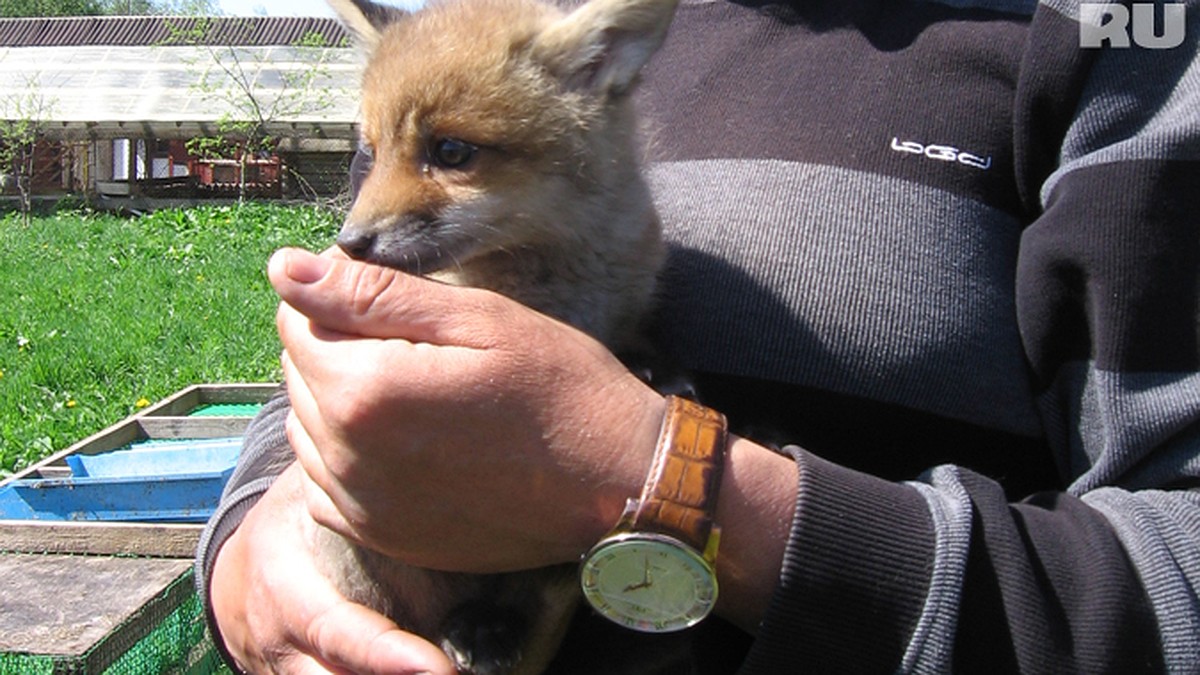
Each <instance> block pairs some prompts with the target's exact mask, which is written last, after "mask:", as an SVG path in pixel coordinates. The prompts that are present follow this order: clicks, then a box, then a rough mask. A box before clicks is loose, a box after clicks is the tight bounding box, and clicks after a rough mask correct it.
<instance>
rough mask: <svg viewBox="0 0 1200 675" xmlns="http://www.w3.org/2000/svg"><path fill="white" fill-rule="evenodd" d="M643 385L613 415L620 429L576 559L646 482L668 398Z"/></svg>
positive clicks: (620, 512) (615, 521)
mask: <svg viewBox="0 0 1200 675" xmlns="http://www.w3.org/2000/svg"><path fill="white" fill-rule="evenodd" d="M643 389H644V391H643V392H640V394H639V395H638V396H635V397H631V398H632V405H630V406H628V407H627V409H626V410H625V411H624V412H623V413H622V414H621V416H619V417H614V419H616V420H617V421H616V422H615V425H616V426H615V428H618V429H621V430H622V432H623V433H622V434H620V435H619V440H617V441H616V443H615V445H614V446H613V447H612V448H611V451H612V453H613V455H612V457H611V461H609V462H608V465H609V467H610V470H609V471H608V472H607V473H606V475H605V476H604V478H603V480H602V481H601V485H600V491H599V494H598V495H597V498H596V504H595V508H594V509H593V510H592V513H593V517H592V518H591V519H590V522H589V523H588V526H587V528H586V532H585V533H584V535H583V538H582V540H581V546H580V547H579V550H578V551H577V553H576V557H575V559H576V560H577V559H578V556H580V555H582V554H583V553H584V552H586V551H588V550H589V549H590V548H591V547H592V546H593V545H595V543H596V542H598V541H600V539H601V538H603V537H604V536H605V535H606V534H608V533H609V532H610V531H611V530H612V529H613V526H614V525H616V523H617V521H618V520H619V519H620V518H621V514H622V512H623V511H624V510H625V503H626V502H627V501H628V500H629V499H630V498H632V497H636V496H637V495H638V494H639V493H640V492H641V489H642V485H643V484H644V483H645V482H646V475H647V473H648V472H649V471H650V465H651V463H652V462H653V459H654V451H655V448H656V447H657V445H658V437H659V434H660V432H661V430H662V424H663V417H664V416H665V415H666V411H667V402H666V399H665V398H663V397H662V396H661V395H659V394H658V393H657V392H654V391H653V390H651V389H649V388H648V387H643Z"/></svg>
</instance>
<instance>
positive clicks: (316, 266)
mask: <svg viewBox="0 0 1200 675" xmlns="http://www.w3.org/2000/svg"><path fill="white" fill-rule="evenodd" d="M332 264H333V263H332V261H330V260H329V259H328V258H324V257H322V256H319V255H314V254H313V253H310V252H308V251H304V250H299V249H297V250H293V251H289V252H288V257H287V267H286V270H287V276H288V278H289V279H291V280H292V281H295V282H296V283H299V284H312V283H316V282H318V281H320V280H321V279H323V278H324V277H325V274H326V273H327V272H329V266H330V265H332Z"/></svg>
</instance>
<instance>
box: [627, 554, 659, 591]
mask: <svg viewBox="0 0 1200 675" xmlns="http://www.w3.org/2000/svg"><path fill="white" fill-rule="evenodd" d="M643 560H645V563H646V567H645V570H644V571H643V573H642V580H641V581H640V582H638V583H636V584H629V585H628V586H626V587H625V591H626V592H629V591H639V590H641V589H643V588H650V587H651V586H653V585H654V580H653V579H651V578H650V558H644V559H643Z"/></svg>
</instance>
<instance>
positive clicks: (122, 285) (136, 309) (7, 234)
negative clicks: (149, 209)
mask: <svg viewBox="0 0 1200 675" xmlns="http://www.w3.org/2000/svg"><path fill="white" fill-rule="evenodd" d="M338 221H339V217H338V216H337V215H335V214H333V213H331V212H329V211H327V210H322V209H319V208H317V207H290V208H285V207H280V206H269V205H261V204H246V205H244V206H241V207H237V206H227V207H202V208H195V209H188V210H174V211H161V212H157V213H154V214H150V215H147V216H142V217H116V216H111V215H102V214H94V213H84V212H60V213H57V214H55V215H51V216H45V217H35V218H33V219H32V221H31V223H30V224H29V225H28V226H26V225H25V224H24V223H23V222H22V220H21V218H20V217H18V216H16V215H10V216H6V217H0V252H2V254H0V477H3V476H4V475H7V474H9V473H11V472H13V471H16V470H18V469H20V468H22V467H24V466H27V465H28V464H31V463H33V462H35V461H37V460H38V459H40V458H41V457H44V456H45V455H47V454H49V453H50V452H52V451H54V450H58V449H61V448H64V447H66V446H68V445H70V444H71V443H73V442H75V441H77V440H80V439H82V438H84V437H86V436H88V435H90V434H92V433H95V432H96V431H99V430H101V429H103V428H104V427H106V426H109V425H111V424H113V423H114V422H117V421H119V420H120V419H122V418H124V417H126V416H127V415H129V414H131V413H133V412H135V411H136V410H137V409H138V408H139V407H144V406H145V405H147V404H148V403H151V402H154V401H157V400H159V399H161V398H163V397H165V396H167V395H169V394H171V393H172V392H174V391H176V390H178V389H181V388H183V387H185V386H187V385H190V384H195V383H202V382H265V381H276V380H278V379H279V377H280V370H279V342H278V339H277V338H276V336H275V328H274V316H275V305H276V302H277V298H276V297H275V295H274V293H273V292H272V291H271V288H270V286H269V284H268V283H267V280H266V274H265V269H266V261H267V258H268V256H269V255H270V254H271V252H272V251H274V250H275V249H277V248H279V247H281V246H304V247H307V248H311V249H319V248H324V247H325V246H327V245H328V244H329V243H330V242H331V241H332V240H333V237H334V234H335V233H336V231H337V223H338Z"/></svg>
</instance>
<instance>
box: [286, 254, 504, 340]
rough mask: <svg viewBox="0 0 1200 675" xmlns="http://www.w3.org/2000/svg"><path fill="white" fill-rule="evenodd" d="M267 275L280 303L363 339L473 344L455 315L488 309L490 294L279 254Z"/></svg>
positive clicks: (325, 258)
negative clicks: (472, 310) (485, 306)
mask: <svg viewBox="0 0 1200 675" xmlns="http://www.w3.org/2000/svg"><path fill="white" fill-rule="evenodd" d="M267 276H268V278H269V279H270V281H271V285H272V286H273V287H274V288H275V291H276V292H277V293H278V294H279V296H280V298H281V299H282V300H283V301H284V302H285V303H287V304H288V305H290V306H291V307H293V308H295V309H296V310H297V311H298V312H300V313H301V314H303V315H304V316H306V317H308V318H309V319H311V320H312V321H313V322H315V323H317V324H318V325H321V326H323V327H325V328H329V329H332V330H335V331H339V332H342V333H349V334H354V335H359V336H364V337H378V338H402V339H405V340H409V341H412V342H428V343H431V344H438V345H462V346H474V347H481V348H482V347H487V346H491V345H488V344H472V343H471V342H470V341H471V340H473V339H477V338H478V337H479V336H478V334H477V333H476V332H474V331H470V330H463V327H462V325H461V322H460V321H458V320H457V318H456V317H457V316H459V315H461V314H462V313H463V312H464V311H466V312H468V313H469V311H470V310H469V309H468V308H467V305H471V304H472V303H475V304H477V305H479V306H481V307H482V306H484V304H486V301H485V300H484V298H486V297H488V295H487V294H480V293H478V292H475V293H471V292H469V291H467V290H466V289H462V288H456V287H452V286H447V285H445V284H440V283H437V282H434V281H430V280H427V279H423V278H420V277H415V276H412V275H410V274H405V273H403V272H400V271H398V270H394V269H391V268H387V267H380V266H378V265H370V264H367V263H363V262H359V261H354V260H346V259H343V258H341V257H334V256H329V255H316V254H313V253H311V252H309V251H305V250H303V249H281V250H279V251H276V252H275V254H274V255H272V256H271V260H270V263H269V264H268V266H267Z"/></svg>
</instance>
